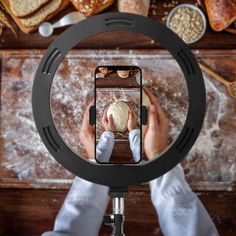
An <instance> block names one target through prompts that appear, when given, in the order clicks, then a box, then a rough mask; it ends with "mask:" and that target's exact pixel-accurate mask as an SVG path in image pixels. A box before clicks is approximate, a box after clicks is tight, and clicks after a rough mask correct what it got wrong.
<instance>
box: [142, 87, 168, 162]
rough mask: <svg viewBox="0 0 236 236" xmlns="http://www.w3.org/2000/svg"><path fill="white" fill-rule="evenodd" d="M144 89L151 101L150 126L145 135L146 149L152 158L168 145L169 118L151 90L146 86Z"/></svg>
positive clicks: (149, 111)
mask: <svg viewBox="0 0 236 236" xmlns="http://www.w3.org/2000/svg"><path fill="white" fill-rule="evenodd" d="M144 90H145V92H146V94H147V95H148V97H149V99H150V102H151V104H150V106H149V109H148V128H147V132H146V134H145V137H144V151H145V153H146V155H147V157H148V159H149V160H151V159H153V158H154V157H155V156H156V155H158V154H160V153H161V152H162V151H164V150H165V148H166V147H167V145H168V133H169V120H168V118H167V117H166V115H165V113H164V111H163V110H162V108H161V106H160V104H159V103H158V102H157V99H156V97H155V96H154V94H153V93H152V92H151V90H149V89H148V88H146V87H144Z"/></svg>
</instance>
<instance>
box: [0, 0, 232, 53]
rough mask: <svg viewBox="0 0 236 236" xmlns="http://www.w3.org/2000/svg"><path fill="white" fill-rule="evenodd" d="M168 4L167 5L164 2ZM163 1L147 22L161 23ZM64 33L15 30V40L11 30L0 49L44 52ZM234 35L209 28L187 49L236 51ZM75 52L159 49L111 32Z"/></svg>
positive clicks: (113, 8) (149, 42)
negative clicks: (83, 50) (26, 32)
mask: <svg viewBox="0 0 236 236" xmlns="http://www.w3.org/2000/svg"><path fill="white" fill-rule="evenodd" d="M166 2H167V1H166ZM178 2H179V4H181V3H186V2H188V3H193V4H195V2H196V1H195V0H189V1H186V0H179V1H178ZM163 3H164V0H160V1H156V5H157V10H156V11H157V15H153V13H152V11H151V10H150V11H149V18H151V19H153V20H158V21H161V19H162V17H163V16H164V13H165V12H169V11H170V10H171V8H169V9H167V8H164V7H163ZM74 10H75V8H74V7H73V6H70V7H69V8H67V9H66V10H64V11H63V12H61V13H60V14H58V15H57V16H56V17H54V18H53V19H52V22H55V21H57V20H59V19H60V18H61V17H62V16H64V15H65V14H66V13H68V12H71V11H74ZM116 11H117V6H116V4H113V5H112V6H111V7H109V8H108V9H107V10H106V11H105V12H116ZM64 30H65V28H63V29H56V30H55V33H54V35H53V36H50V37H49V38H44V37H41V36H40V35H39V34H38V33H37V32H34V33H32V34H30V35H27V34H25V33H23V32H22V31H21V30H19V29H17V32H18V38H15V37H14V35H13V34H12V33H11V32H10V30H5V31H4V33H3V35H2V36H1V43H0V48H5V49H45V48H47V47H48V46H49V44H50V43H51V42H52V41H53V40H55V39H56V38H57V37H58V35H59V34H60V33H61V32H63V31H64ZM235 37H236V35H233V34H230V33H227V32H225V31H223V32H214V31H213V30H212V29H211V28H210V26H209V24H208V27H207V32H206V34H205V35H204V37H203V38H202V39H201V40H200V41H198V42H197V43H194V44H191V45H189V47H190V48H192V49H220V50H221V49H235V48H236V40H235ZM76 48H80V49H102V48H103V49H116V48H120V49H160V48H161V47H160V45H158V44H155V43H153V41H152V40H151V39H150V38H147V37H144V36H142V35H139V34H132V33H127V32H110V33H103V34H99V35H96V36H94V37H91V38H89V39H86V40H84V41H83V42H81V43H80V44H79V45H77V46H76Z"/></svg>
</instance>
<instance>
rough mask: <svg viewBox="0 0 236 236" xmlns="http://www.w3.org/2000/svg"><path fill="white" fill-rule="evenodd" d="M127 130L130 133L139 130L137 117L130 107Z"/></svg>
mask: <svg viewBox="0 0 236 236" xmlns="http://www.w3.org/2000/svg"><path fill="white" fill-rule="evenodd" d="M127 129H128V131H129V132H130V131H131V130H133V129H137V115H136V114H135V111H134V110H133V108H131V107H129V117H128V121H127Z"/></svg>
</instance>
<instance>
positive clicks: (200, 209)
mask: <svg viewBox="0 0 236 236" xmlns="http://www.w3.org/2000/svg"><path fill="white" fill-rule="evenodd" d="M150 188H151V198H152V203H153V205H154V207H155V209H156V211H157V214H158V217H159V223H160V227H161V230H162V232H163V234H164V235H166V236H172V235H173V236H182V235H185V236H216V235H219V234H218V232H217V229H216V227H215V225H214V223H213V221H212V220H211V218H210V216H209V215H208V213H207V211H206V209H205V208H204V206H203V205H202V203H201V201H200V200H199V199H198V197H197V196H196V195H195V193H194V192H192V190H191V188H190V187H189V185H188V183H187V182H186V180H185V177H184V172H183V168H182V167H181V165H180V164H179V165H177V166H176V167H175V168H173V169H172V170H171V171H169V172H168V173H166V174H165V175H163V176H161V177H159V178H157V179H155V180H152V181H151V182H150Z"/></svg>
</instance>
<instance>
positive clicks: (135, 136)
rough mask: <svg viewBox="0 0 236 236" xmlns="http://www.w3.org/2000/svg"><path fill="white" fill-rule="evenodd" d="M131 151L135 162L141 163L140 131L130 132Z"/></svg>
mask: <svg viewBox="0 0 236 236" xmlns="http://www.w3.org/2000/svg"><path fill="white" fill-rule="evenodd" d="M129 143H130V149H131V151H132V153H133V157H134V160H135V162H139V161H140V130H139V129H133V130H131V131H130V132H129Z"/></svg>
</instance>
